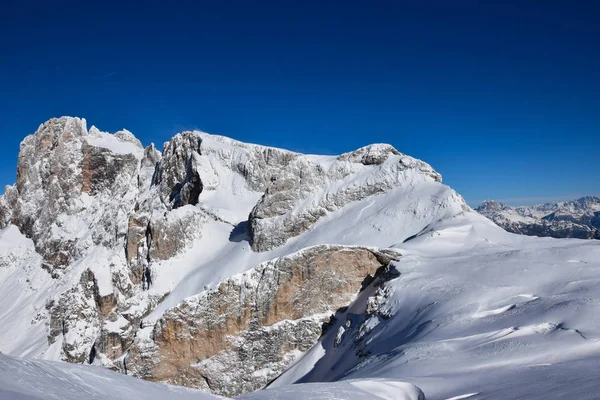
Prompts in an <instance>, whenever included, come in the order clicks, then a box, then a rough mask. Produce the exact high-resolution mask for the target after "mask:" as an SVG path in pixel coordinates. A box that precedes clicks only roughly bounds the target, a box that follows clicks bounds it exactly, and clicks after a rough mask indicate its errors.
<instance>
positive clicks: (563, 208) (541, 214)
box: [476, 196, 600, 239]
mask: <svg viewBox="0 0 600 400" xmlns="http://www.w3.org/2000/svg"><path fill="white" fill-rule="evenodd" d="M476 211H477V212H479V213H480V214H482V215H485V216H486V217H488V218H489V219H491V220H492V221H494V222H495V223H496V224H498V225H499V226H501V227H502V228H504V229H505V230H507V231H508V232H513V233H519V234H523V235H529V236H548V237H554V238H578V239H600V198H599V197H596V196H587V197H582V198H580V199H577V200H571V201H563V202H558V203H547V204H540V205H534V206H527V207H511V206H508V205H505V204H502V203H498V202H496V201H491V200H490V201H485V202H484V203H483V204H482V205H481V206H479V207H477V208H476Z"/></svg>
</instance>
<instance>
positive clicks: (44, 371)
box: [0, 354, 220, 400]
mask: <svg viewBox="0 0 600 400" xmlns="http://www.w3.org/2000/svg"><path fill="white" fill-rule="evenodd" d="M219 398H220V397H218V396H213V395H211V394H207V393H203V392H201V391H198V390H191V389H186V388H182V387H176V386H168V385H161V384H156V383H151V382H146V381H143V380H141V379H135V378H132V377H129V376H125V375H122V374H119V373H116V372H112V371H108V370H105V369H102V368H98V367H93V366H83V365H74V364H66V363H57V362H50V361H40V360H23V359H18V358H12V357H9V356H5V355H3V354H0V399H2V400H43V399H56V400H80V399H85V400H121V399H131V400H163V399H174V400H209V399H215V400H216V399H219Z"/></svg>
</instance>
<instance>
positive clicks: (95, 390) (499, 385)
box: [0, 117, 600, 400]
mask: <svg viewBox="0 0 600 400" xmlns="http://www.w3.org/2000/svg"><path fill="white" fill-rule="evenodd" d="M441 181H442V178H441V175H440V174H438V173H437V172H436V171H435V170H433V168H431V167H430V166H429V165H428V164H426V163H424V162H422V161H419V160H416V159H414V158H412V157H409V156H407V155H404V154H402V153H400V152H399V151H398V150H396V149H395V148H393V147H392V146H389V145H384V144H374V145H370V146H366V147H363V148H361V149H358V150H355V151H353V152H350V153H345V154H342V155H340V156H317V155H304V154H299V153H295V152H291V151H286V150H281V149H276V148H271V147H265V146H259V145H254V144H247V143H242V142H238V141H235V140H232V139H229V138H226V137H222V136H216V135H209V134H206V133H203V132H183V133H181V134H178V135H176V136H175V137H174V138H173V139H171V140H170V141H169V142H167V143H165V145H164V147H163V150H162V152H159V151H157V150H156V148H155V147H154V145H150V146H148V147H146V148H143V147H142V145H141V143H140V142H139V140H137V139H136V138H135V137H134V136H133V134H132V133H131V132H129V131H125V130H124V131H120V132H117V133H115V134H108V133H104V132H101V131H99V130H98V129H97V128H95V127H91V128H90V129H89V130H88V128H87V125H86V121H85V120H83V119H79V118H70V117H62V118H57V119H52V120H49V121H47V122H45V123H44V124H42V125H41V126H40V128H39V129H38V131H37V132H36V133H34V134H33V135H30V136H28V137H27V138H26V139H25V140H24V141H23V143H22V145H21V150H20V154H19V163H18V166H17V182H16V184H15V185H14V186H8V187H7V188H6V190H5V193H4V195H3V196H2V197H0V228H2V230H1V231H0V327H1V328H2V329H0V352H1V353H2V354H0V399H45V398H55V399H75V398H78V399H79V398H90V399H120V398H123V399H124V398H140V399H142V398H157V399H158V398H174V399H178V398H182V399H183V398H185V399H187V398H190V399H191V398H198V399H203V398H206V399H210V398H219V397H218V396H226V397H235V396H238V397H237V398H240V399H349V400H354V399H411V400H418V399H425V398H426V399H428V400H435V399H439V400H448V399H454V400H456V399H521V398H523V399H525V398H526V399H550V398H577V399H596V398H598V395H597V392H598V389H597V386H598V384H597V382H598V381H599V379H598V378H600V372H599V368H598V367H599V366H600V319H598V318H597V315H599V313H600V285H599V283H600V241H596V240H582V239H555V238H538V237H530V236H523V235H517V234H513V233H508V232H506V231H505V230H503V229H502V228H500V227H498V226H497V225H495V224H494V223H493V222H492V221H490V220H488V219H487V218H485V217H483V216H482V215H480V214H478V213H477V212H475V211H473V210H471V209H470V208H469V207H468V206H467V205H466V204H465V202H464V200H463V199H462V197H461V196H460V195H458V194H457V193H456V192H455V191H453V190H452V189H450V188H449V187H447V186H445V185H443V184H442V183H441ZM127 375H130V376H127ZM132 376H133V377H132ZM134 377H137V378H143V379H144V380H142V379H135V378H134ZM148 381H152V382H148ZM175 385H177V386H175ZM181 386H186V388H183V387H181Z"/></svg>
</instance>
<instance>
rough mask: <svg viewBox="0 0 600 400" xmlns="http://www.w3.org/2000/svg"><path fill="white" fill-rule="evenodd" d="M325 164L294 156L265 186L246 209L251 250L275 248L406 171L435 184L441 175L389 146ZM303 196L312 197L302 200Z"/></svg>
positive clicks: (394, 183) (406, 178)
mask: <svg viewBox="0 0 600 400" xmlns="http://www.w3.org/2000/svg"><path fill="white" fill-rule="evenodd" d="M327 164H328V165H327V167H326V168H324V166H323V163H317V162H314V161H312V160H311V159H309V158H306V157H299V158H296V159H295V160H293V161H292V162H291V163H290V165H289V166H288V168H287V170H286V173H284V174H281V175H280V176H279V177H277V178H276V179H275V181H274V182H273V183H272V184H271V185H270V186H269V187H268V188H267V190H266V191H265V194H264V195H263V197H262V198H261V200H260V201H259V202H258V204H256V206H255V207H254V209H253V210H252V212H251V213H250V218H249V222H250V223H249V226H250V235H251V238H252V248H253V249H254V250H256V251H266V250H270V249H273V248H275V247H278V246H280V245H282V244H283V243H285V242H286V241H287V240H288V239H290V238H292V237H295V236H298V235H300V234H301V233H303V232H305V231H306V230H307V229H308V228H309V227H310V226H311V225H313V224H314V223H315V222H317V221H318V220H319V219H320V218H322V217H324V216H326V215H327V214H329V213H331V212H334V211H336V210H338V209H340V208H342V207H344V206H345V205H348V204H350V203H352V202H355V201H359V200H362V199H365V198H367V197H369V196H373V195H377V194H381V193H385V192H387V191H389V190H391V189H393V188H395V187H398V186H401V185H403V184H405V183H406V182H411V181H412V179H410V176H411V175H412V176H418V179H431V180H432V181H435V182H441V179H442V178H441V176H440V175H439V174H438V173H436V172H435V171H434V170H433V169H432V168H431V167H430V166H429V165H427V164H426V163H424V162H422V161H419V160H415V159H414V158H411V157H408V156H405V155H403V154H401V153H399V152H398V151H397V150H396V149H394V148H393V147H392V146H389V145H371V146H367V147H363V148H361V149H358V150H356V151H353V152H351V153H346V154H342V155H341V156H339V157H337V158H336V159H333V160H331V161H330V162H328V163H327ZM365 175H366V176H367V177H368V178H366V177H365ZM365 178H366V179H365ZM326 188H331V189H326ZM307 198H311V199H314V200H313V201H311V202H307V201H306V199H307ZM292 211H293V212H292Z"/></svg>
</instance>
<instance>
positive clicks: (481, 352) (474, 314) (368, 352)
mask: <svg viewBox="0 0 600 400" xmlns="http://www.w3.org/2000/svg"><path fill="white" fill-rule="evenodd" d="M399 249H400V251H401V252H403V254H404V257H402V258H401V259H400V261H399V262H397V264H396V268H397V270H398V271H399V272H400V273H401V275H400V276H399V277H398V278H396V279H394V280H392V281H390V282H388V283H387V284H385V285H384V286H383V287H382V288H379V289H377V290H376V289H374V288H372V289H371V292H368V291H365V292H363V293H361V295H360V296H359V298H358V299H357V300H356V301H355V302H354V303H353V304H352V305H351V306H350V308H349V309H348V310H347V311H346V312H344V313H341V314H339V315H337V322H336V324H335V325H334V326H333V327H332V328H331V329H330V330H329V331H328V334H327V335H325V336H324V337H323V338H322V339H321V340H320V342H319V344H317V345H316V346H315V347H314V348H313V349H311V350H310V351H309V352H308V353H307V354H306V355H305V357H304V358H303V359H302V360H300V361H299V362H298V363H297V364H296V365H295V366H293V367H292V368H291V369H290V370H288V371H287V372H286V373H284V374H283V376H281V377H280V378H279V379H278V380H277V381H275V383H274V384H273V385H271V387H275V388H276V387H281V386H285V385H287V384H290V383H293V382H321V381H338V380H340V379H341V380H347V379H350V380H351V379H373V378H385V379H398V380H402V381H406V382H410V383H413V384H415V385H417V386H418V387H419V388H421V390H423V392H424V393H425V395H426V397H427V399H447V398H455V397H456V396H466V395H469V394H471V396H470V397H469V398H472V399H506V398H527V399H547V398H563V397H565V398H566V397H570V398H578V399H595V398H597V391H596V390H595V387H596V385H597V380H598V378H600V372H599V371H598V360H600V322H599V321H598V318H596V317H597V315H598V313H599V312H600V288H599V287H598V280H599V278H600V244H598V242H596V241H582V240H577V239H564V240H556V239H541V238H530V237H524V236H518V235H513V234H509V233H506V232H504V231H502V230H501V229H500V228H498V227H496V226H495V225H493V224H492V223H491V222H489V221H488V220H486V219H485V218H483V217H481V216H479V215H477V214H475V213H466V214H465V215H462V216H458V217H456V218H453V219H449V220H446V221H444V222H441V223H440V224H437V225H436V226H434V227H432V229H431V230H429V231H427V232H424V233H423V234H422V235H420V236H419V237H418V238H415V239H413V240H410V241H408V242H407V243H405V244H403V245H402V246H399ZM369 299H370V300H369ZM369 303H370V304H371V307H372V304H376V307H377V311H372V310H371V311H370V312H367V311H366V309H367V307H368V304H369ZM273 390H276V389H273Z"/></svg>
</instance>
